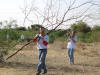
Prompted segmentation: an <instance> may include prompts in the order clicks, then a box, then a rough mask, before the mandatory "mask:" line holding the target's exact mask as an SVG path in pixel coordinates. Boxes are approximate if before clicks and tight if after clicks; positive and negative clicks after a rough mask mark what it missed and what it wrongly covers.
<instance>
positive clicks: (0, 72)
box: [0, 42, 100, 75]
mask: <svg viewBox="0 0 100 75" xmlns="http://www.w3.org/2000/svg"><path fill="white" fill-rule="evenodd" d="M20 46H21V45H17V48H19V47H20ZM13 52H14V51H13ZM13 52H9V55H10V54H12V53H13ZM74 56H75V65H70V64H69V59H68V55H67V49H66V42H55V43H54V44H50V45H49V48H48V54H47V59H46V64H47V68H48V73H47V74H45V75H100V43H77V47H76V49H75V53H74ZM6 57H7V56H6ZM6 57H5V58H6ZM37 64H38V51H37V49H36V45H35V46H33V44H30V45H29V46H27V47H26V48H25V49H24V50H22V51H20V52H19V53H18V54H17V55H16V56H14V57H12V58H11V59H9V60H8V61H6V63H3V64H0V75H35V74H36V70H37Z"/></svg>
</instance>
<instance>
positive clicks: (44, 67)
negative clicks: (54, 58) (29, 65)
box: [42, 49, 47, 73]
mask: <svg viewBox="0 0 100 75" xmlns="http://www.w3.org/2000/svg"><path fill="white" fill-rule="evenodd" d="M46 54H47V49H45V50H44V52H43V57H44V58H43V66H42V68H43V69H44V73H46V72H47V68H46V64H45V59H46Z"/></svg>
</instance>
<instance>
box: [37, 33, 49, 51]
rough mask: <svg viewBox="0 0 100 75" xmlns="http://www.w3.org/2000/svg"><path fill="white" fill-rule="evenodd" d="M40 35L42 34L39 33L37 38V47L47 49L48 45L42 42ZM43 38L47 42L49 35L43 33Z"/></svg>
mask: <svg viewBox="0 0 100 75" xmlns="http://www.w3.org/2000/svg"><path fill="white" fill-rule="evenodd" d="M41 37H42V36H41V35H39V38H37V48H38V49H47V48H48V46H46V45H44V44H43V40H42V39H41ZM43 38H44V40H45V41H46V42H49V36H48V35H45V36H44V37H43Z"/></svg>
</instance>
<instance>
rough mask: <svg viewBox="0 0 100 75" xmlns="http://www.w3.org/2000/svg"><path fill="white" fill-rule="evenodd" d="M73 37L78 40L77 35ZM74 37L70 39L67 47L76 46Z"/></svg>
mask: <svg viewBox="0 0 100 75" xmlns="http://www.w3.org/2000/svg"><path fill="white" fill-rule="evenodd" d="M72 39H73V40H75V41H77V37H76V36H74V37H73V38H72ZM72 39H68V40H69V41H68V44H67V48H71V49H73V48H75V43H74V42H73V41H72Z"/></svg>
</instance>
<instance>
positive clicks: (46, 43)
mask: <svg viewBox="0 0 100 75" xmlns="http://www.w3.org/2000/svg"><path fill="white" fill-rule="evenodd" d="M48 42H49V37H48V36H47V37H46V38H43V44H44V45H45V46H47V45H48Z"/></svg>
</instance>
